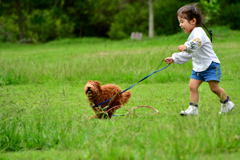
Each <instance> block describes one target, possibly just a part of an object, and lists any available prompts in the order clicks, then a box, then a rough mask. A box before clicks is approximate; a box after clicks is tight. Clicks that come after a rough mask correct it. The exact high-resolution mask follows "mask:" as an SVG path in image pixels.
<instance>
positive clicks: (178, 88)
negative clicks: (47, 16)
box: [0, 28, 240, 160]
mask: <svg viewBox="0 0 240 160" xmlns="http://www.w3.org/2000/svg"><path fill="white" fill-rule="evenodd" d="M223 31H224V32H223ZM239 34H240V33H239V32H237V31H230V30H227V29H226V28H216V29H214V37H215V38H214V41H213V45H214V49H215V52H216V53H217V54H218V57H219V59H220V61H221V63H222V64H221V68H222V79H221V80H222V82H221V87H223V88H224V89H225V90H226V91H227V93H228V95H229V96H230V98H231V99H232V100H233V102H234V103H235V104H236V107H235V109H234V110H233V111H232V113H231V114H226V115H218V114H217V113H218V112H219V111H220V103H219V99H218V98H217V97H216V96H215V95H214V94H212V93H211V92H210V89H209V87H208V85H207V83H203V84H202V86H201V87H200V88H199V92H200V102H199V116H194V117H181V116H179V112H180V111H181V110H183V109H186V108H187V107H188V103H189V102H188V99H189V89H188V81H189V76H190V73H191V68H192V67H191V62H188V63H187V64H184V65H174V64H173V65H171V66H169V67H168V68H167V69H166V70H163V71H161V72H159V73H157V74H154V75H153V76H151V77H150V78H148V79H147V80H145V81H143V82H142V83H141V84H138V85H137V86H136V87H134V88H132V89H131V92H132V97H131V99H130V101H129V102H128V104H127V105H126V106H125V107H124V108H121V109H119V110H118V111H117V113H116V114H124V113H126V110H130V109H131V108H132V107H136V106H139V105H149V106H152V107H155V108H156V109H158V110H159V113H158V114H156V115H152V116H147V115H145V116H143V117H136V116H132V115H131V116H129V117H127V116H125V117H115V118H113V119H111V120H88V117H90V116H91V115H92V114H93V113H94V112H93V111H92V109H91V108H90V107H89V105H88V101H87V100H86V96H85V94H84V86H85V84H86V81H87V80H99V81H101V82H102V83H103V84H105V83H115V84H117V85H118V86H120V87H121V88H122V89H125V88H127V87H129V86H130V85H132V84H133V83H136V82H138V81H139V80H140V79H141V78H143V77H145V76H146V75H148V74H150V73H151V72H153V71H154V70H155V69H156V68H157V67H158V65H159V64H160V62H161V60H162V59H163V58H165V57H167V56H171V54H172V53H173V52H177V51H176V48H177V45H180V44H182V43H184V41H185V39H186V37H187V35H185V34H177V35H173V36H169V37H157V38H154V39H147V38H145V39H143V40H142V41H131V40H122V41H110V40H107V39H95V38H84V39H71V40H70V39H69V40H68V39H65V40H59V41H54V42H49V43H47V44H40V45H18V44H5V43H4V44H0V45H1V46H0V48H1V50H0V56H1V58H0V83H1V86H0V152H1V155H0V159H191V160H192V159H238V158H239V148H240V140H239V137H240V129H239V127H240V126H239V124H240V118H239V109H238V106H239V104H240V99H239V97H238V95H239V90H240V83H239V78H240V76H239V75H240V73H239V72H240V71H239V67H240V64H239V60H238V59H239V54H238V52H239V49H240V48H239V44H238V41H239V38H238V36H239ZM163 66H166V64H162V67H163ZM138 111H139V112H140V113H141V114H144V113H147V114H150V113H152V111H151V110H149V109H144V108H142V109H139V110H138ZM39 151H40V152H39Z"/></svg>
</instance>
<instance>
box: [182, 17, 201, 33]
mask: <svg viewBox="0 0 240 160" xmlns="http://www.w3.org/2000/svg"><path fill="white" fill-rule="evenodd" d="M178 21H179V26H180V27H181V28H182V29H183V31H184V32H185V33H190V32H192V30H193V29H194V28H195V27H196V26H197V25H196V22H197V21H196V18H193V19H192V20H190V22H189V21H188V20H187V19H185V18H182V17H179V16H178Z"/></svg>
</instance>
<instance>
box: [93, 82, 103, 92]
mask: <svg viewBox="0 0 240 160" xmlns="http://www.w3.org/2000/svg"><path fill="white" fill-rule="evenodd" d="M94 83H95V85H96V87H97V88H98V90H99V91H101V82H99V81H94Z"/></svg>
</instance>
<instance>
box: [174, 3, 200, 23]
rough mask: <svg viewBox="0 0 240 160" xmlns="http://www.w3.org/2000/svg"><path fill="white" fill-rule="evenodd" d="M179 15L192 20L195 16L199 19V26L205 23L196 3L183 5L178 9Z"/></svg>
mask: <svg viewBox="0 0 240 160" xmlns="http://www.w3.org/2000/svg"><path fill="white" fill-rule="evenodd" d="M177 16H179V17H182V18H185V19H187V20H188V22H190V20H192V19H193V18H195V19H196V20H197V23H196V24H197V26H198V27H199V26H201V25H202V24H203V16H202V14H201V12H200V11H199V9H198V8H197V6H196V4H190V5H185V6H183V7H181V8H180V9H179V10H178V11H177Z"/></svg>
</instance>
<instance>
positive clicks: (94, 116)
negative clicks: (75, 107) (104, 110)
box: [88, 114, 96, 119]
mask: <svg viewBox="0 0 240 160" xmlns="http://www.w3.org/2000/svg"><path fill="white" fill-rule="evenodd" d="M93 118H96V114H94V115H93V116H91V117H90V118H88V119H93Z"/></svg>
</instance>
